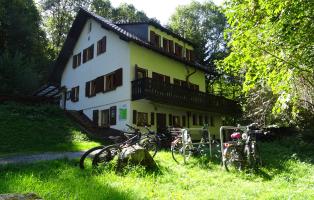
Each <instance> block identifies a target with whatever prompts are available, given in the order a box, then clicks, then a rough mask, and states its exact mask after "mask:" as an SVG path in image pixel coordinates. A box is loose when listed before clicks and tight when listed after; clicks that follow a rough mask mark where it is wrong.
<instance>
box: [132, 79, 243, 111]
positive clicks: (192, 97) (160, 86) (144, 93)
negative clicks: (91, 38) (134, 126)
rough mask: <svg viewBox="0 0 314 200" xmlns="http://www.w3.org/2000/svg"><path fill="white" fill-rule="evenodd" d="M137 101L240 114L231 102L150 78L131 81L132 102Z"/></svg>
mask: <svg viewBox="0 0 314 200" xmlns="http://www.w3.org/2000/svg"><path fill="white" fill-rule="evenodd" d="M139 99H147V100H151V101H155V102H159V103H164V104H169V105H174V106H180V107H186V108H190V109H198V110H206V111H209V112H216V113H224V114H232V115H233V114H237V113H239V112H240V106H239V105H238V104H237V103H236V102H235V101H233V100H230V99H227V98H225V97H222V96H215V95H211V94H207V93H204V92H200V91H194V90H191V89H188V88H185V87H181V86H178V85H173V84H170V83H164V82H160V81H157V80H154V79H152V78H143V79H138V80H134V81H132V100H139Z"/></svg>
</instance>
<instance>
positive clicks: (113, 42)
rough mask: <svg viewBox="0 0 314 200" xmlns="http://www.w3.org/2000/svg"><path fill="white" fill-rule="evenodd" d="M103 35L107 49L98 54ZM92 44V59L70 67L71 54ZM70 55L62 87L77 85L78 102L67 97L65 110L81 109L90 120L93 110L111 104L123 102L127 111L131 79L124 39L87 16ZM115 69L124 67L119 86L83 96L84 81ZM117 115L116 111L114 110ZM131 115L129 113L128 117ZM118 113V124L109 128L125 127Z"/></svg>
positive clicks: (68, 87)
mask: <svg viewBox="0 0 314 200" xmlns="http://www.w3.org/2000/svg"><path fill="white" fill-rule="evenodd" d="M90 23H91V24H92V29H91V32H89V25H90ZM104 36H106V37H107V46H106V47H107V48H106V52H105V53H103V54H100V55H99V56H97V41H99V40H100V39H101V38H103V37H104ZM92 44H94V58H93V59H92V60H89V61H87V62H86V63H83V62H82V64H81V65H80V66H78V67H77V68H75V69H73V68H72V56H73V55H76V54H78V53H79V52H81V53H82V61H83V49H85V48H87V47H89V46H90V45H92ZM73 55H72V56H71V57H70V59H69V60H68V62H67V65H66V67H65V70H64V72H63V75H62V80H61V86H65V87H66V88H67V90H68V91H69V90H70V89H71V88H73V87H76V86H79V87H80V89H79V101H78V102H71V101H70V100H67V102H66V109H67V110H83V112H84V113H85V114H86V115H87V116H88V117H89V118H90V119H92V110H95V109H105V108H109V107H110V106H113V105H117V110H118V109H119V106H122V105H126V107H127V108H128V110H129V107H130V99H131V90H130V87H131V85H130V84H131V80H130V76H129V74H130V67H129V66H130V49H129V45H128V43H127V42H125V41H124V40H121V39H120V38H119V36H118V35H116V34H115V33H113V32H111V31H108V30H106V29H103V28H102V27H101V26H100V24H99V23H97V22H96V21H94V20H92V19H90V20H88V21H87V22H86V24H85V26H84V28H83V30H82V32H81V35H80V37H79V39H78V41H77V43H76V45H75V47H74V50H73ZM118 68H122V69H123V83H122V86H119V87H117V88H116V89H115V90H113V91H109V92H106V93H98V94H97V95H96V96H94V97H90V98H88V97H85V84H86V82H88V81H90V80H93V79H95V78H97V77H99V76H102V75H105V74H108V73H111V72H113V71H115V70H116V69H118ZM117 114H118V113H117ZM129 117H130V116H129V115H128V118H129ZM118 119H119V116H117V125H115V126H112V128H117V129H122V128H124V124H125V121H121V122H120V121H119V120H118Z"/></svg>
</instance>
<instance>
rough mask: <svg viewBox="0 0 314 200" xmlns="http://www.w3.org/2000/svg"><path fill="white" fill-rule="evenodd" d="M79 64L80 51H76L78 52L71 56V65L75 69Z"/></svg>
mask: <svg viewBox="0 0 314 200" xmlns="http://www.w3.org/2000/svg"><path fill="white" fill-rule="evenodd" d="M80 65H81V53H78V54H76V55H74V56H73V63H72V67H73V69H75V68H76V67H78V66H80Z"/></svg>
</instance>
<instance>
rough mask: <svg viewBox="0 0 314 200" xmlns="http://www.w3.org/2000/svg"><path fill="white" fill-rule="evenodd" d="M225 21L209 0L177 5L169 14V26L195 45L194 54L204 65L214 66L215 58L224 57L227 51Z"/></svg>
mask: <svg viewBox="0 0 314 200" xmlns="http://www.w3.org/2000/svg"><path fill="white" fill-rule="evenodd" d="M226 26H227V21H226V18H225V16H224V14H223V13H221V12H220V10H219V9H218V7H217V6H216V5H215V4H214V3H213V2H211V1H205V2H204V3H199V2H197V1H192V3H191V4H189V5H184V6H178V7H177V8H176V12H175V13H174V14H173V15H172V16H171V18H170V21H169V27H170V28H171V29H172V30H173V31H174V32H176V33H178V34H179V35H181V36H182V37H186V38H189V39H190V40H191V41H192V42H193V43H194V44H195V45H196V49H195V55H196V57H197V59H198V61H199V62H200V63H201V64H204V65H211V66H212V67H214V61H215V60H216V59H221V58H224V57H225V56H226V54H227V52H228V50H227V48H226V41H225V39H224V29H225V28H226Z"/></svg>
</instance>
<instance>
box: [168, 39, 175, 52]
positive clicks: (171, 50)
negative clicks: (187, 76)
mask: <svg viewBox="0 0 314 200" xmlns="http://www.w3.org/2000/svg"><path fill="white" fill-rule="evenodd" d="M173 50H174V49H173V41H172V40H169V53H171V54H174V51H173Z"/></svg>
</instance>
